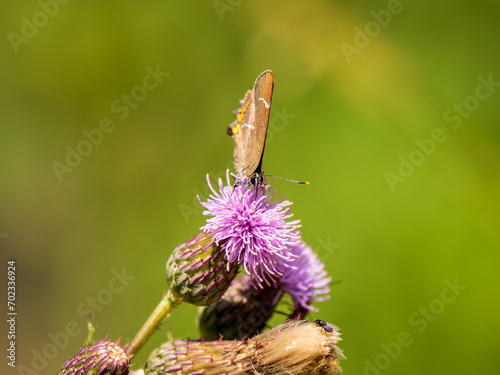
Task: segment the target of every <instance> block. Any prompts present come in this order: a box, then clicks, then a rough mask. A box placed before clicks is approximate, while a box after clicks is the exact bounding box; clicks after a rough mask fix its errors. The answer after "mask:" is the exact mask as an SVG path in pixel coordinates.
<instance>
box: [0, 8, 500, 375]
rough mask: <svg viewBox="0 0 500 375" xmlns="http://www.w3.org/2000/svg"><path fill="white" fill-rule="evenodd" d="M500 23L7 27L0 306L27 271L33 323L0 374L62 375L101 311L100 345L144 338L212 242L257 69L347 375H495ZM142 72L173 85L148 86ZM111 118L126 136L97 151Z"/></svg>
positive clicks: (180, 317) (59, 14)
mask: <svg viewBox="0 0 500 375" xmlns="http://www.w3.org/2000/svg"><path fill="white" fill-rule="evenodd" d="M54 4H58V5H57V6H56V5H54ZM44 8H45V10H44ZM499 12H500V6H499V5H498V4H497V3H495V2H492V1H482V2H472V1H456V2H452V3H448V4H444V3H443V4H440V3H439V2H438V3H437V2H435V1H433V2H431V1H401V2H397V1H389V2H387V1H371V2H362V1H326V0H325V1H319V0H318V1H308V2H305V1H287V2H284V1H283V2H266V1H228V0H225V1H224V0H222V1H214V2H210V1H208V2H201V3H196V4H193V3H190V2H180V1H179V2H159V1H144V2H141V3H138V2H129V1H125V2H122V1H107V2H98V1H87V2H85V3H82V2H73V1H72V2H69V3H67V4H59V3H54V2H51V1H46V2H43V1H42V2H40V3H39V2H35V1H31V2H22V3H11V4H10V5H4V8H3V12H2V14H1V15H0V18H1V21H2V22H1V26H0V28H1V34H2V35H3V36H4V37H3V41H2V43H1V46H0V48H1V51H0V54H1V59H2V69H1V70H0V79H1V88H0V99H1V100H0V103H1V110H0V124H1V130H0V150H1V153H2V154H1V155H2V157H1V158H0V173H1V183H0V212H1V217H0V236H1V238H0V240H1V243H0V254H1V257H2V265H1V267H2V271H1V274H2V284H3V285H6V278H5V274H6V269H7V265H6V264H7V263H6V262H7V259H14V260H15V261H16V264H17V311H18V313H19V315H18V317H17V327H16V328H17V338H16V343H17V365H18V367H17V369H16V370H12V369H11V368H10V367H7V366H6V364H5V363H4V362H5V360H6V359H5V356H2V359H0V363H1V364H2V373H27V372H23V371H27V370H26V369H27V368H30V369H32V370H33V371H35V372H34V373H40V374H54V373H56V372H57V371H58V369H59V368H60V366H61V364H62V363H63V362H64V361H65V359H66V358H67V357H68V356H70V355H72V354H73V353H74V352H76V350H77V349H78V348H79V347H80V346H81V344H82V340H83V339H84V338H85V336H86V321H87V315H88V314H89V313H90V312H93V315H94V316H93V322H94V324H95V325H96V326H97V327H98V335H100V337H102V336H104V335H108V336H109V337H110V338H111V339H113V340H116V339H118V338H120V337H121V338H122V341H126V340H129V339H130V338H131V337H133V335H134V334H135V333H136V332H137V330H138V329H139V328H140V326H141V325H142V323H143V322H144V320H145V319H146V318H147V316H148V315H149V313H150V312H151V311H152V309H153V308H154V307H155V306H156V304H157V302H158V301H159V300H160V298H161V296H162V293H163V291H164V290H165V287H166V285H165V270H164V267H165V262H166V260H167V258H168V256H169V254H170V252H171V251H172V250H173V249H174V248H175V247H176V246H177V245H178V244H179V243H182V242H184V241H186V240H188V239H189V238H191V237H192V236H194V235H195V234H196V233H197V230H198V228H199V227H200V226H201V225H203V221H204V218H203V216H202V215H201V211H202V209H201V207H200V206H199V205H198V204H197V202H196V195H197V194H200V195H201V196H202V197H206V191H207V190H206V189H207V188H206V180H205V178H206V177H205V175H206V174H207V173H210V174H211V176H212V179H213V180H214V179H215V177H218V176H222V175H223V174H224V171H225V169H226V168H227V167H228V166H231V165H232V164H231V163H232V152H233V147H234V145H233V141H232V139H230V138H229V137H228V136H227V135H225V128H226V126H227V125H228V124H229V123H230V122H231V121H232V120H233V119H234V115H233V113H232V110H234V109H235V108H237V107H238V101H239V100H240V99H241V98H242V97H243V95H244V93H245V92H246V90H248V89H250V88H251V87H252V85H253V83H254V80H255V78H256V77H257V75H258V74H260V73H261V72H262V71H263V70H265V69H272V70H273V72H274V74H275V79H276V83H275V90H274V97H273V107H272V112H271V117H272V118H274V120H271V121H272V122H271V125H270V129H269V134H268V142H267V147H266V153H265V159H264V168H265V170H266V171H267V172H268V173H270V174H274V175H278V176H282V177H286V178H292V179H299V180H307V181H310V183H311V184H310V185H309V186H302V185H295V184H291V183H287V182H283V181H280V180H272V181H270V182H272V183H273V184H274V185H275V187H276V188H277V189H278V195H280V194H286V196H287V199H289V200H291V201H293V202H294V205H293V212H294V214H295V218H298V219H300V220H301V221H302V225H303V227H302V232H303V238H304V240H305V241H306V242H307V243H308V244H309V245H311V246H312V247H313V248H314V249H315V250H316V251H317V252H318V254H319V255H320V257H321V259H322V260H323V261H324V262H325V263H326V267H327V270H328V272H329V275H330V276H331V277H332V279H333V280H334V281H335V282H334V283H333V285H332V292H331V299H330V300H329V301H327V302H323V303H319V304H317V307H318V308H320V311H319V312H318V313H314V314H311V315H310V317H311V318H320V319H323V320H327V321H330V322H332V323H335V324H337V325H338V326H339V327H340V328H341V330H342V332H343V336H342V337H343V339H344V341H343V342H342V345H341V346H342V348H343V349H344V352H345V354H346V356H347V358H348V359H347V360H345V361H344V362H343V364H342V366H343V369H344V373H345V374H347V375H360V374H370V375H377V374H378V373H384V374H400V373H404V374H422V373H426V374H443V373H450V374H469V373H478V374H479V373H494V372H498V367H499V366H498V359H497V358H498V351H499V349H500V345H499V342H498V336H499V333H500V322H499V319H498V316H499V309H498V307H499V302H498V287H499V279H498V277H497V274H498V268H499V260H500V259H499V258H500V256H499V252H498V249H499V241H500V235H499V233H500V231H499V230H498V229H499V228H498V226H499V220H498V212H499V209H500V205H499V203H500V198H499V190H498V188H499V179H500V173H499V172H500V152H499V137H498V136H499V130H498V129H499V119H500V116H499V110H498V108H499V105H498V104H499V99H500V87H499V84H496V83H495V82H500V51H499V49H498V41H497V39H498V35H499V32H500V25H499V23H498V14H499ZM30 24H31V26H30ZM37 25H38V26H37ZM148 67H149V68H148ZM148 69H152V70H157V69H158V70H159V71H161V72H168V73H169V75H168V76H160V77H159V78H158V81H160V80H161V82H159V83H158V84H157V85H156V87H154V88H153V87H152V85H153V83H154V81H153V80H148V79H147V78H146V76H147V75H148V74H150V73H148V72H149V70H148ZM145 78H146V82H145V83H143V80H144V79H145ZM488 81H489V82H490V83H488ZM485 82H486V83H485ZM145 84H146V86H148V87H149V89H144V85H145ZM124 95H129V96H131V97H132V99H131V101H130V102H129V103H128V104H126V103H125V102H124V100H127V99H125V98H126V97H125V96H124ZM134 97H135V98H136V99H135V100H134V99H133V98H134ZM106 119H109V120H110V121H111V125H109V126H110V128H107V129H108V130H110V129H112V131H111V132H109V133H106V134H103V136H102V139H101V140H100V144H99V145H97V146H93V147H92V148H91V149H90V150H89V149H88V148H85V142H83V143H82V141H84V140H85V139H86V136H85V135H84V131H88V132H91V131H92V129H96V128H99V126H100V123H101V122H102V121H104V122H105V121H106ZM436 129H437V130H436ZM439 129H442V130H439ZM436 132H437V133H436ZM92 134H96V133H92ZM436 134H438V135H436ZM433 135H434V136H435V139H434V140H429V139H432V137H433ZM96 137H97V138H96V139H98V138H99V137H98V136H96ZM436 140H439V141H440V143H437V142H436ZM418 144H420V145H421V146H420V147H423V149H425V151H426V153H424V152H423V151H422V149H421V148H419V146H418ZM78 145H80V151H81V152H83V153H84V154H87V155H86V156H83V157H82V158H81V160H77V159H71V158H70V160H72V161H73V163H74V164H73V166H74V168H71V171H69V169H68V170H67V171H65V172H63V173H62V175H61V172H60V173H59V174H60V175H59V177H58V175H57V173H56V172H55V170H54V162H57V163H61V165H62V164H65V165H66V163H67V162H66V158H67V154H68V147H69V148H71V149H73V150H76V149H77V148H78ZM87 145H88V144H87ZM73 158H74V156H73ZM411 163H413V164H411ZM61 165H60V166H59V167H61ZM398 169H399V171H398ZM116 272H118V273H120V274H121V273H122V272H125V274H126V275H128V276H127V277H128V278H127V279H126V280H125V281H123V282H121V283H120V282H114V281H113V280H114V278H115V276H114V275H115V273H116ZM110 283H111V284H110ZM454 283H457V284H459V285H460V286H466V289H464V288H462V289H460V288H458V289H457V288H456V287H454V288H455V289H454V290H453V288H452V289H450V286H449V285H453V284H454ZM0 289H1V293H2V300H3V301H5V300H6V287H5V286H2V287H1V288H0ZM2 303H5V302H2ZM5 305H6V303H5ZM5 305H4V306H5ZM4 311H5V310H4ZM195 312H196V308H194V307H192V306H182V308H181V309H179V310H176V311H175V312H174V313H173V314H172V316H171V317H170V318H169V323H168V324H167V325H165V326H163V328H164V331H165V332H166V331H168V330H170V331H171V332H172V333H173V335H174V336H176V337H178V338H187V337H191V338H197V337H198V333H197V330H196V327H195V326H194V323H193V321H194V320H193V319H194V315H195ZM68 325H69V327H70V328H69V330H70V331H71V332H72V334H73V335H72V336H71V337H69V336H68V339H67V340H65V339H64V337H65V334H62V332H65V330H66V329H68ZM2 326H3V328H2V336H1V339H0V342H1V345H2V348H4V349H5V348H6V346H7V338H6V334H4V333H3V332H4V331H3V330H4V328H6V327H7V325H6V324H5V322H4V323H3V325H2ZM75 327H76V328H75ZM75 331H76V332H78V333H77V334H75ZM402 332H403V333H402ZM404 332H406V333H407V334H405V333H404ZM54 337H58V338H59V344H58V345H59V347H56V346H54V344H53V341H52V339H51V338H54ZM398 340H400V342H399V343H398V344H394V342H397V341H398ZM163 341H165V333H157V334H155V335H154V336H153V338H152V339H151V340H150V342H149V343H148V345H147V346H146V347H145V349H143V350H142V351H141V352H140V353H139V354H138V355H137V356H136V357H135V359H134V362H135V363H136V364H138V365H140V364H142V363H143V361H144V359H145V358H146V357H147V355H148V354H149V352H150V351H151V350H152V349H153V348H154V347H155V346H157V345H159V344H160V343H161V342H163ZM54 348H56V350H55V351H54ZM4 352H5V351H4ZM37 353H41V354H37ZM42 357H43V358H42ZM21 365H22V366H26V367H24V368H20V367H19V366H21ZM34 365H35V368H34V367H33V366H34ZM5 368H6V369H7V370H6V371H7V372H5V371H4V369H5Z"/></svg>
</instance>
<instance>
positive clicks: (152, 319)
mask: <svg viewBox="0 0 500 375" xmlns="http://www.w3.org/2000/svg"><path fill="white" fill-rule="evenodd" d="M180 303H181V301H180V300H176V299H175V298H174V297H173V296H172V293H170V291H168V292H167V294H165V295H164V296H163V299H162V300H161V301H160V303H159V304H158V306H156V308H155V309H154V311H153V312H152V313H151V315H150V316H149V318H148V320H147V321H146V323H144V325H143V326H142V328H141V329H140V330H139V332H137V334H136V335H135V337H134V339H133V340H132V341H131V342H130V344H128V345H127V347H126V351H127V354H128V355H129V356H132V355H134V354H136V353H137V352H138V351H139V350H140V349H141V348H142V346H143V345H144V344H145V343H146V341H148V339H149V338H150V337H151V335H152V334H153V333H154V332H155V331H156V329H157V328H158V327H159V326H160V324H162V323H163V321H164V320H165V318H166V317H167V316H168V314H170V312H171V311H172V310H173V309H174V308H175V307H177V306H179V305H180Z"/></svg>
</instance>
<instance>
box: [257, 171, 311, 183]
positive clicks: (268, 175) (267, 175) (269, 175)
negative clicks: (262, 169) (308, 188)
mask: <svg viewBox="0 0 500 375" xmlns="http://www.w3.org/2000/svg"><path fill="white" fill-rule="evenodd" d="M264 176H266V177H274V178H277V179H280V180H283V181H288V182H293V183H294V184H302V185H309V182H307V181H295V180H290V179H288V178H283V177H278V176H273V175H272V174H266V175H264Z"/></svg>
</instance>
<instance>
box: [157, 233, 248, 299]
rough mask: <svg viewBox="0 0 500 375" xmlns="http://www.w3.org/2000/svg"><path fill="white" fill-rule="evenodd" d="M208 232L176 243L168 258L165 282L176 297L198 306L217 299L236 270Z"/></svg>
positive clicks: (234, 275) (234, 264)
mask: <svg viewBox="0 0 500 375" xmlns="http://www.w3.org/2000/svg"><path fill="white" fill-rule="evenodd" d="M238 268H239V266H238V264H237V263H236V262H232V263H229V262H228V261H227V259H226V255H225V251H224V250H222V249H221V247H220V246H218V245H216V244H215V242H214V240H213V238H212V237H211V236H210V235H209V234H207V233H199V234H198V235H197V236H196V237H194V238H193V239H191V240H189V241H188V242H186V243H184V244H182V245H179V246H178V247H177V248H176V249H175V250H174V251H173V253H172V254H171V255H170V258H169V259H168V261H167V282H168V284H169V286H170V290H171V292H172V294H173V296H174V297H175V298H179V299H181V300H182V301H184V302H187V303H191V304H193V305H197V306H206V305H210V304H212V303H215V302H217V301H218V300H219V299H220V298H221V296H222V295H223V294H224V292H225V291H226V290H227V288H228V287H229V285H230V284H231V281H233V279H234V278H235V277H236V274H237V273H238Z"/></svg>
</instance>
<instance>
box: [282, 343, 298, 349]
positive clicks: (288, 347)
mask: <svg viewBox="0 0 500 375" xmlns="http://www.w3.org/2000/svg"><path fill="white" fill-rule="evenodd" d="M292 344H293V345H290V346H287V347H286V348H285V350H288V349H293V348H296V347H297V343H296V342H295V341H294V342H293V343H292Z"/></svg>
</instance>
